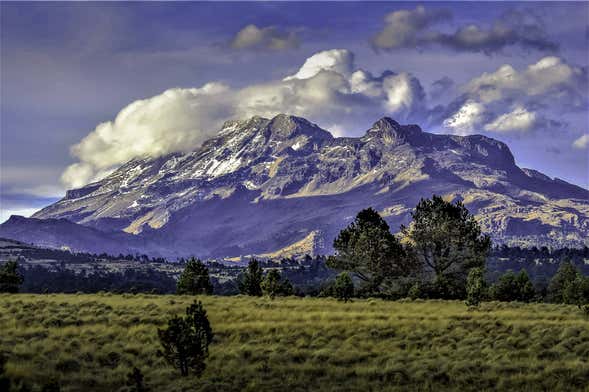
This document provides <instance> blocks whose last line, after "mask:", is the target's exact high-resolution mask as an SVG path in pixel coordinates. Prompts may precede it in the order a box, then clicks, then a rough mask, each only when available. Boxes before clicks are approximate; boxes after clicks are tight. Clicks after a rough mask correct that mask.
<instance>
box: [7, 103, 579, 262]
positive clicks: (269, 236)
mask: <svg viewBox="0 0 589 392" xmlns="http://www.w3.org/2000/svg"><path fill="white" fill-rule="evenodd" d="M434 193H436V194H441V195H443V196H445V197H446V198H448V199H452V200H456V199H461V200H463V202H465V204H466V205H467V207H468V208H469V209H471V210H472V211H473V212H474V213H475V214H477V218H478V219H479V222H481V225H482V226H483V229H484V230H485V231H487V232H489V233H490V234H491V235H492V236H493V238H494V240H495V241H496V242H498V243H508V244H521V245H556V244H563V245H569V246H584V245H589V241H588V240H587V238H588V237H589V201H588V200H589V191H587V190H585V189H583V188H581V187H578V186H575V185H573V184H569V183H566V182H564V181H562V180H558V179H551V178H549V177H548V176H546V175H544V174H542V173H540V172H538V171H536V170H533V169H526V168H523V169H522V168H519V167H518V166H517V165H516V163H515V159H514V157H513V154H512V153H511V151H510V149H509V147H508V146H507V145H506V144H505V143H503V142H501V141H498V140H496V139H493V138H489V137H486V136H483V135H469V136H455V135H440V134H433V133H429V132H425V131H423V130H422V129H421V128H420V127H419V126H418V125H415V124H410V125H401V124H399V123H398V122H396V121H395V120H393V119H391V118H388V117H383V118H381V119H379V120H377V121H376V122H375V123H374V124H373V125H372V126H371V127H370V128H369V129H368V130H367V131H366V133H365V134H364V135H363V136H360V137H338V138H336V137H334V136H332V135H331V133H329V132H328V131H325V130H323V129H322V128H320V127H319V126H317V125H316V124H313V123H312V122H310V121H308V120H306V119H304V118H300V117H296V116H289V115H286V114H280V115H277V116H275V117H273V118H272V119H267V118H262V117H259V116H254V117H252V118H249V119H246V120H231V121H227V122H225V123H224V124H223V126H222V128H221V130H220V131H219V133H218V134H217V135H216V136H214V137H212V138H210V139H209V140H207V141H205V142H204V143H203V145H202V146H201V147H200V148H198V149H195V150H194V151H190V152H187V153H172V154H168V155H166V156H163V157H158V158H148V157H144V158H135V159H133V160H131V161H129V162H127V163H126V164H124V165H122V166H121V167H120V168H119V169H117V170H115V171H114V172H113V173H112V174H111V175H109V176H107V177H106V178H104V179H103V180H100V181H97V182H94V183H91V184H88V185H86V186H84V187H81V188H78V189H73V190H69V191H68V192H67V194H66V197H64V198H63V199H61V200H59V201H58V202H56V203H54V204H52V205H50V206H48V207H46V208H44V209H42V210H41V211H39V212H37V213H36V214H34V215H33V218H35V219H55V218H63V219H67V220H68V221H70V222H73V223H76V224H80V225H83V226H87V227H91V228H93V229H96V230H99V231H101V232H105V233H113V232H114V233H118V232H124V233H125V234H128V235H130V236H131V237H130V238H135V237H136V239H140V240H141V243H144V244H145V245H146V247H148V248H149V252H151V253H154V254H158V255H160V254H163V255H175V254H179V255H186V254H192V253H194V254H198V255H202V256H210V257H217V256H238V255H240V254H250V253H273V252H275V251H277V250H279V249H281V248H284V247H288V246H289V245H292V244H294V243H296V242H297V241H301V240H302V239H304V238H305V237H306V236H308V235H309V234H310V233H312V232H320V233H322V235H323V236H324V238H323V241H324V242H325V244H326V245H328V244H331V240H332V238H333V236H334V235H335V234H336V233H337V231H339V229H341V228H342V227H344V226H345V225H346V224H347V223H348V222H349V219H350V217H351V216H353V215H354V214H355V213H356V212H357V211H359V210H360V209H362V208H365V207H367V206H373V207H375V208H377V209H378V210H379V211H381V213H382V214H383V215H385V217H386V218H387V220H388V221H389V223H390V224H391V227H393V229H396V228H397V227H398V226H399V225H400V224H402V223H406V222H407V221H408V218H409V215H408V212H409V211H410V210H411V209H412V208H413V207H414V206H415V204H416V203H417V201H418V200H419V198H421V197H431V195H432V194H434ZM238 208H240V210H238ZM292 209H295V211H294V213H293V212H292V211H291V210H292ZM210 211H214V214H211V213H209V212H210ZM260 214H262V215H264V216H265V218H267V219H259V216H260ZM197 220H198V221H197ZM203 222H204V223H203ZM8 223H9V222H6V223H5V224H3V225H1V226H0V235H3V236H7V234H10V233H14V232H16V231H17V228H15V227H14V226H18V225H15V222H11V223H10V224H8ZM248 232H249V233H250V234H248ZM39 236H40V237H43V235H41V234H39ZM15 239H25V238H22V237H21V238H15ZM25 240H26V239H25ZM60 240H62V241H67V238H63V239H60ZM56 241H57V240H56ZM125 241H127V239H126V238H125V239H124V241H123V242H125ZM129 241H130V242H133V240H129ZM80 250H84V249H80ZM326 251H329V245H328V246H327V247H326Z"/></svg>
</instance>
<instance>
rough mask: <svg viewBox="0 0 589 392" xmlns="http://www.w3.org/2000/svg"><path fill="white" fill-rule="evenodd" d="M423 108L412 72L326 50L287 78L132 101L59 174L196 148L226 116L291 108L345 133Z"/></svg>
mask: <svg viewBox="0 0 589 392" xmlns="http://www.w3.org/2000/svg"><path fill="white" fill-rule="evenodd" d="M426 110H427V109H426V105H425V94H424V91H423V88H422V86H421V84H420V83H419V80H418V79H417V78H415V77H414V76H412V75H410V74H408V73H395V72H392V71H385V72H383V73H382V74H381V75H378V76H374V75H372V74H371V73H370V72H367V71H365V70H362V69H357V68H356V66H355V64H354V55H353V53H352V52H350V51H348V50H344V49H334V50H328V51H323V52H319V53H317V54H315V55H313V56H311V57H310V58H308V59H307V60H306V61H305V62H304V64H303V65H302V66H301V68H300V69H299V70H298V72H296V73H295V74H294V75H291V76H287V77H285V78H283V79H282V80H275V81H269V82H267V83H259V84H254V85H250V86H247V87H244V88H240V89H235V88H232V87H230V86H227V85H224V84H221V83H215V82H212V83H207V84H205V85H204V86H202V87H199V88H175V89H170V90H167V91H164V92H163V93H162V94H160V95H156V96H154V97H151V98H147V99H142V100H138V101H135V102H133V103H131V104H129V105H128V106H126V107H125V108H123V109H122V110H121V111H120V112H119V113H118V114H117V116H116V117H115V119H114V120H112V121H107V122H104V123H101V124H99V125H98V126H97V127H96V128H95V129H94V130H93V131H92V132H90V133H89V134H88V135H87V136H86V137H85V138H84V139H82V140H81V141H80V142H79V143H78V144H76V145H75V146H73V147H72V148H71V151H72V154H73V156H74V157H76V158H77V159H78V162H76V163H74V164H72V165H70V166H69V167H68V168H67V169H66V170H65V172H64V173H63V175H62V182H63V183H64V184H65V185H66V186H68V187H80V186H82V185H84V184H86V183H88V182H90V181H95V180H98V179H100V178H101V177H104V176H105V175H106V174H108V173H110V171H112V169H113V168H115V167H117V166H119V165H121V164H123V163H125V162H127V161H129V160H130V159H132V158H134V157H140V156H153V157H156V156H162V155H165V154H168V153H171V152H175V151H188V150H192V149H195V148H198V147H199V146H200V144H202V142H203V141H205V140H206V139H208V138H210V137H212V136H214V135H215V134H216V132H217V131H218V129H219V128H220V127H221V124H222V123H223V122H224V121H226V120H228V119H234V118H238V119H239V118H247V117H250V116H253V115H260V116H266V117H271V116H274V115H276V114H278V113H290V114H294V115H298V116H302V117H308V118H310V119H312V120H313V121H314V122H316V123H318V124H319V125H322V126H323V127H325V128H328V127H334V129H337V133H344V132H343V131H342V130H347V131H345V132H351V131H355V130H358V127H360V126H362V127H365V126H366V124H367V123H368V122H369V121H373V120H375V119H376V118H379V117H382V116H383V115H390V116H392V117H395V118H397V119H399V121H407V120H410V119H413V120H414V121H417V120H418V119H419V118H420V117H422V115H423V113H424V112H425V111H426Z"/></svg>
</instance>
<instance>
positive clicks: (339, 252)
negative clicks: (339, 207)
mask: <svg viewBox="0 0 589 392" xmlns="http://www.w3.org/2000/svg"><path fill="white" fill-rule="evenodd" d="M333 247H334V248H335V250H336V254H335V255H334V256H331V257H329V259H328V260H327V265H328V266H329V267H330V268H333V269H336V270H343V271H349V272H351V273H353V274H354V275H355V276H357V277H358V278H359V279H360V280H362V281H363V282H364V287H363V291H366V292H368V293H377V292H379V291H381V290H383V288H384V287H386V286H387V285H389V283H390V281H391V280H392V279H395V278H397V277H401V276H406V275H408V274H409V273H410V272H411V271H413V270H414V269H415V268H414V267H415V265H414V263H413V259H411V258H408V257H407V255H406V253H405V250H404V248H403V246H402V245H401V244H400V243H399V241H398V240H397V238H396V237H395V236H394V235H393V234H391V232H390V230H389V225H388V224H387V223H386V222H385V220H384V219H382V217H381V216H380V215H379V214H378V212H376V211H375V210H373V209H372V208H367V209H365V210H362V211H360V212H359V213H358V215H356V219H355V220H354V222H352V223H351V224H350V225H349V226H348V227H346V228H345V229H343V230H342V231H340V233H339V234H338V236H337V238H336V239H335V240H334V241H333Z"/></svg>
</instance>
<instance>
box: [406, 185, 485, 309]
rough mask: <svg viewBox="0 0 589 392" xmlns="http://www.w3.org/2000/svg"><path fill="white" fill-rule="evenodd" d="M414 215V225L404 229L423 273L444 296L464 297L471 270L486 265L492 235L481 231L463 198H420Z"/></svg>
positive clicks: (412, 223) (412, 215)
mask: <svg viewBox="0 0 589 392" xmlns="http://www.w3.org/2000/svg"><path fill="white" fill-rule="evenodd" d="M411 217H412V218H413V220H412V222H411V224H410V225H409V226H408V227H405V226H402V227H401V231H402V232H403V234H404V235H405V238H406V239H407V240H408V242H409V243H410V245H411V253H412V254H413V255H414V256H415V257H416V258H417V260H418V262H419V264H420V265H421V266H422V267H423V268H424V271H423V272H424V273H425V275H426V276H427V275H429V276H430V277H433V282H434V284H435V285H436V286H437V292H438V293H439V294H440V295H441V296H442V297H450V298H452V297H455V298H456V297H461V296H463V295H464V291H465V286H466V277H467V275H468V273H469V271H470V270H471V269H472V268H477V267H479V268H482V267H484V266H485V261H486V259H487V254H488V253H489V250H490V249H491V240H490V238H489V236H487V235H483V234H482V233H481V228H480V226H479V224H478V223H477V221H476V220H475V218H474V216H473V215H471V214H470V213H469V211H468V210H467V209H466V207H464V205H463V204H462V203H461V202H460V201H458V202H456V203H455V204H454V203H450V202H447V201H445V200H444V199H442V198H441V197H440V196H435V195H434V196H433V197H432V198H431V199H421V201H420V202H419V203H418V204H417V206H416V207H415V210H414V211H413V213H412V214H411Z"/></svg>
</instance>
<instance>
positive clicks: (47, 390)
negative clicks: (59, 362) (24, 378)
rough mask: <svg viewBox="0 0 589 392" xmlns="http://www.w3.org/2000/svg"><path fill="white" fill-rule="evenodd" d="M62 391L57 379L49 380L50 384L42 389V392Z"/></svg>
mask: <svg viewBox="0 0 589 392" xmlns="http://www.w3.org/2000/svg"><path fill="white" fill-rule="evenodd" d="M60 391H61V387H60V386H59V383H58V382H57V380H55V379H53V380H49V382H48V383H47V384H45V385H43V387H42V388H41V392H60Z"/></svg>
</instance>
